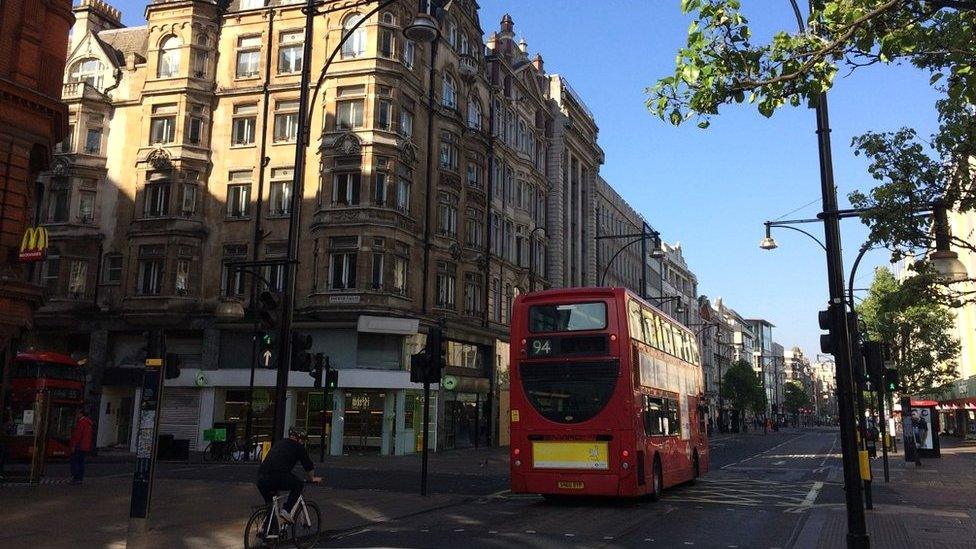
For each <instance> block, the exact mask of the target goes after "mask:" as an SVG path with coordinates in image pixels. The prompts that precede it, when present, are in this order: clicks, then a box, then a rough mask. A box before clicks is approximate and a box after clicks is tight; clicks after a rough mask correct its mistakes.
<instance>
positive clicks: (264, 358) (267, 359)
mask: <svg viewBox="0 0 976 549" xmlns="http://www.w3.org/2000/svg"><path fill="white" fill-rule="evenodd" d="M261 363H262V364H264V367H265V368H270V367H271V351H265V352H264V353H263V354H262V355H261Z"/></svg>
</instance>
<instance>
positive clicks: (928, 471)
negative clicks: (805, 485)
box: [793, 438, 976, 549]
mask: <svg viewBox="0 0 976 549" xmlns="http://www.w3.org/2000/svg"><path fill="white" fill-rule="evenodd" d="M941 456H942V457H941V458H938V459H923V460H922V466H921V467H916V466H915V464H914V463H913V462H906V461H905V460H904V454H903V453H896V454H893V455H890V456H889V465H890V467H889V472H890V474H889V478H890V482H885V481H884V471H883V466H882V460H881V459H880V458H878V459H874V460H872V462H871V465H872V468H871V469H872V476H873V480H872V483H871V491H872V496H873V497H872V499H873V504H874V505H873V507H874V508H873V509H872V510H868V511H866V523H867V531H868V535H869V536H870V540H871V547H872V548H874V549H889V548H890V549H912V548H918V549H926V548H936V547H938V548H940V549H964V548H965V549H972V548H974V547H976V444H974V443H971V442H970V443H968V444H967V443H965V442H962V441H959V440H957V439H951V438H943V439H942V450H941ZM841 475H842V472H841V471H840V470H839V469H837V470H836V472H835V475H834V476H836V477H837V481H838V482H841V481H842V477H841ZM836 484H837V483H834V486H833V492H834V494H833V498H828V499H826V500H825V501H824V502H823V503H820V504H818V505H816V506H815V508H814V509H812V510H811V512H810V515H809V517H808V518H807V520H806V524H805V525H804V528H803V529H802V530H801V531H800V532H799V534H798V536H797V539H796V540H795V543H794V544H793V547H796V548H797V549H821V548H833V547H845V546H846V544H845V540H846V533H847V515H846V508H845V507H844V505H843V504H842V502H843V492H842V491H839V490H840V488H839V487H837V486H836ZM838 491H839V493H838ZM838 497H839V498H840V500H841V503H837V502H836V499H837V498H838Z"/></svg>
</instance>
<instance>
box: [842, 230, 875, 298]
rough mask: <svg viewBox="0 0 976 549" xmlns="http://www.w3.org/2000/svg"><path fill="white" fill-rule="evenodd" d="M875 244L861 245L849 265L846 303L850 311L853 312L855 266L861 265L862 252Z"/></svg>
mask: <svg viewBox="0 0 976 549" xmlns="http://www.w3.org/2000/svg"><path fill="white" fill-rule="evenodd" d="M875 247H876V246H872V245H870V244H868V243H866V242H865V243H864V244H862V245H861V251H859V252H858V253H857V258H856V259H855V260H854V264H853V265H852V266H851V276H850V278H848V280H847V304H848V305H850V307H851V312H854V275H855V274H857V268H858V266H860V265H861V260H862V259H864V254H866V253H867V252H868V250H873V249H874V248H875Z"/></svg>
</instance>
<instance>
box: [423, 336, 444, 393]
mask: <svg viewBox="0 0 976 549" xmlns="http://www.w3.org/2000/svg"><path fill="white" fill-rule="evenodd" d="M444 344H445V341H444V332H443V330H442V329H441V327H440V326H431V328H430V330H429V331H428V332H427V370H426V371H427V375H426V381H427V382H428V383H439V382H440V380H441V371H442V370H443V369H444V363H445V362H447V360H446V359H445V355H446V352H445V349H444Z"/></svg>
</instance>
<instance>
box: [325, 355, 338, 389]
mask: <svg viewBox="0 0 976 549" xmlns="http://www.w3.org/2000/svg"><path fill="white" fill-rule="evenodd" d="M338 387H339V370H336V369H335V368H333V367H332V365H331V364H329V357H325V388H326V390H329V391H334V390H335V389H337V388H338Z"/></svg>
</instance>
